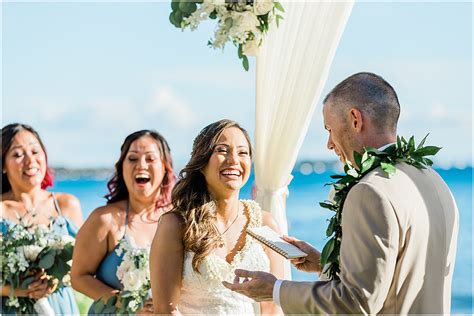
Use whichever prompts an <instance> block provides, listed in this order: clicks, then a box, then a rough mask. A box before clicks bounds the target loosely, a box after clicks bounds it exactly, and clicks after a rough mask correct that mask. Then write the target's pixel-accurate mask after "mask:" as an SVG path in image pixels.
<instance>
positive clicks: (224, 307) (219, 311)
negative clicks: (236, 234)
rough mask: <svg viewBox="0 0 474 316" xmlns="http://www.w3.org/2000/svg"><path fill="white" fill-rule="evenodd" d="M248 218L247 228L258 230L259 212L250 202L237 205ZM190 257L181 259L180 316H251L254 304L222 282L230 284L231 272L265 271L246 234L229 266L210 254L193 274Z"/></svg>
mask: <svg viewBox="0 0 474 316" xmlns="http://www.w3.org/2000/svg"><path fill="white" fill-rule="evenodd" d="M241 202H242V203H243V204H244V206H245V207H246V209H247V210H248V214H249V217H250V222H249V226H248V227H260V226H262V210H261V209H260V206H259V205H258V204H257V203H256V202H254V201H250V200H242V201H241ZM193 257H194V253H192V252H187V253H186V254H185V258H184V267H183V283H182V287H181V298H180V302H179V304H178V310H179V311H180V312H181V313H183V314H213V315H229V314H247V315H248V314H255V312H254V308H253V305H252V303H254V301H253V300H252V299H250V298H248V297H246V296H244V295H242V294H239V293H236V292H232V291H231V290H229V289H227V288H225V287H224V286H223V285H222V281H228V282H231V283H232V282H233V280H234V277H235V274H234V270H235V269H239V268H240V269H246V270H258V271H267V272H268V271H269V270H270V261H269V259H268V257H267V255H266V254H265V252H264V251H263V247H262V246H261V244H260V243H259V242H258V241H256V240H255V239H254V238H252V237H250V236H249V235H248V234H247V236H246V237H245V245H244V247H243V248H242V249H241V250H240V251H239V252H237V254H236V255H235V257H234V259H233V260H232V262H231V263H228V262H227V261H226V260H225V259H223V258H221V257H219V256H217V255H216V254H214V253H211V254H210V255H209V256H207V257H206V258H205V259H204V260H203V262H202V263H201V265H200V266H199V272H200V273H197V272H196V271H194V270H193V267H192V259H193Z"/></svg>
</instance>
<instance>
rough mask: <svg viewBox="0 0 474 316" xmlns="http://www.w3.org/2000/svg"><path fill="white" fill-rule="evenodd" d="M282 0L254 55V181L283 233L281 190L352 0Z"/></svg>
mask: <svg viewBox="0 0 474 316" xmlns="http://www.w3.org/2000/svg"><path fill="white" fill-rule="evenodd" d="M282 5H283V6H284V9H285V13H284V19H283V20H281V21H280V25H279V27H276V25H272V27H271V28H270V30H269V32H268V34H267V36H266V38H265V39H264V42H263V44H262V46H261V47H260V51H259V53H258V55H257V70H256V71H257V81H256V85H257V88H256V126H255V152H256V154H255V182H256V186H257V198H256V199H257V201H258V202H259V203H260V206H261V207H262V209H264V210H267V211H270V212H271V213H272V214H273V216H274V217H275V219H276V222H277V224H278V226H279V227H280V230H281V232H282V233H284V234H287V233H288V223H287V218H286V210H285V207H284V201H283V198H284V195H283V194H284V191H285V187H286V184H287V181H288V179H289V176H290V174H291V171H292V169H293V167H294V164H295V162H296V158H297V155H298V152H299V149H300V148H301V145H302V143H303V140H304V137H305V135H306V133H307V130H308V126H309V124H310V121H311V117H312V115H313V113H314V110H315V108H316V103H317V102H318V100H319V98H320V95H321V92H322V89H323V87H324V84H325V82H326V80H327V77H328V73H329V68H330V66H331V63H332V60H333V58H334V55H335V53H336V48H337V46H338V43H339V40H340V38H341V36H342V33H343V31H344V28H345V26H346V23H347V20H348V19H349V16H350V14H351V10H352V6H353V1H352V0H351V1H338V2H336V1H327V0H326V1H308V0H306V1H301V2H296V1H282ZM313 137H315V136H313ZM321 150H323V149H321Z"/></svg>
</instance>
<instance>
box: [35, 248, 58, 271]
mask: <svg viewBox="0 0 474 316" xmlns="http://www.w3.org/2000/svg"><path fill="white" fill-rule="evenodd" d="M53 264H54V254H53V253H51V252H50V253H48V254H46V255H45V256H43V257H42V258H41V259H40V261H39V263H38V266H39V267H40V268H43V269H45V270H48V269H49V268H51V267H52V266H53Z"/></svg>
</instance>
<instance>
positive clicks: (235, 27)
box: [170, 0, 284, 70]
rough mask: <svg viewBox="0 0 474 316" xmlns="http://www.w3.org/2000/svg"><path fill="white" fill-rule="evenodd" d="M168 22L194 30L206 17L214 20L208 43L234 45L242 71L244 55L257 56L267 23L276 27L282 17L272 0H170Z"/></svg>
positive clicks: (247, 66)
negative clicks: (272, 23)
mask: <svg viewBox="0 0 474 316" xmlns="http://www.w3.org/2000/svg"><path fill="white" fill-rule="evenodd" d="M171 10H172V12H171V14H170V22H171V24H173V25H174V26H175V27H177V28H181V29H183V30H184V29H186V28H190V29H191V30H193V31H194V30H196V29H197V27H198V26H199V24H200V23H201V22H202V21H204V20H207V19H212V20H217V27H216V31H215V33H214V38H212V39H211V40H209V42H208V45H209V46H210V47H213V48H221V49H223V48H224V46H225V44H226V42H232V43H234V45H235V46H237V47H238V55H239V58H240V59H242V65H243V67H244V69H245V70H248V69H249V64H248V59H247V56H255V55H257V52H258V48H259V46H260V45H261V43H262V40H263V36H264V35H265V34H266V33H267V31H268V28H269V25H270V23H271V22H272V21H273V20H274V19H276V23H277V26H278V24H279V21H280V20H281V19H283V17H282V16H281V15H280V14H279V13H278V11H280V12H284V9H283V6H282V5H281V4H280V3H279V2H277V1H274V0H172V2H171Z"/></svg>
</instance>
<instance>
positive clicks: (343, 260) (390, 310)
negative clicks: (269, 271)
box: [280, 164, 459, 314]
mask: <svg viewBox="0 0 474 316" xmlns="http://www.w3.org/2000/svg"><path fill="white" fill-rule="evenodd" d="M458 226H459V215H458V210H457V207H456V203H455V201H454V199H453V196H452V194H451V192H450V190H449V188H448V187H447V185H446V183H445V182H444V181H443V180H442V179H441V177H440V176H439V175H438V174H437V173H436V172H435V171H434V170H432V169H425V170H419V169H416V168H415V167H413V166H410V165H407V164H399V165H397V171H396V173H395V175H393V176H392V178H390V179H388V178H387V177H386V176H385V175H384V174H382V172H381V170H380V169H376V170H374V171H372V172H370V173H369V174H368V175H367V176H365V177H364V178H363V179H362V180H361V181H360V182H359V183H358V184H357V185H355V186H354V187H353V188H352V190H351V191H350V192H349V194H348V196H347V199H346V202H345V204H344V209H343V215H342V234H343V235H342V236H343V237H342V243H341V252H340V264H341V275H340V281H318V282H292V281H284V282H283V283H282V285H281V288H280V302H281V306H282V308H283V311H284V312H285V314H305V313H312V314H319V313H324V314H336V313H345V314H350V313H364V314H376V313H377V314H379V313H380V314H426V313H429V314H441V313H449V312H450V306H451V280H452V277H453V270H454V259H455V256H456V243H457V235H458Z"/></svg>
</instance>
